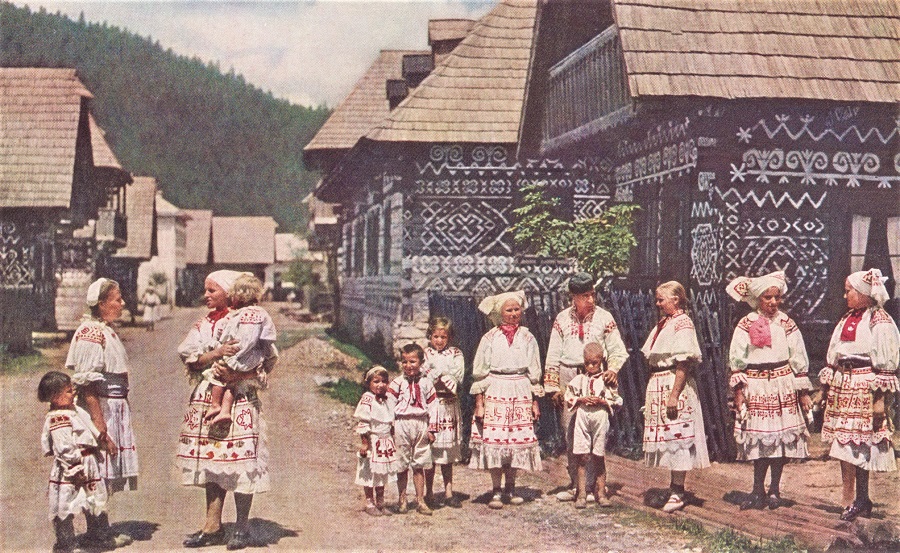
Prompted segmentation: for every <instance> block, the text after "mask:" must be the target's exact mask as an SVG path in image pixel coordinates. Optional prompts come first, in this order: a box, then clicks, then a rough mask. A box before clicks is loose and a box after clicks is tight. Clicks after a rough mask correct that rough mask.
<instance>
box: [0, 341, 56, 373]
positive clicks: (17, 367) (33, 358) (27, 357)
mask: <svg viewBox="0 0 900 553" xmlns="http://www.w3.org/2000/svg"><path fill="white" fill-rule="evenodd" d="M47 363H48V361H47V359H45V358H44V356H43V355H41V353H40V352H37V351H31V352H28V353H23V354H13V353H9V352H7V351H6V350H5V349H3V348H2V347H0V371H2V372H3V373H5V374H22V373H28V372H34V371H40V370H49V367H48V365H47Z"/></svg>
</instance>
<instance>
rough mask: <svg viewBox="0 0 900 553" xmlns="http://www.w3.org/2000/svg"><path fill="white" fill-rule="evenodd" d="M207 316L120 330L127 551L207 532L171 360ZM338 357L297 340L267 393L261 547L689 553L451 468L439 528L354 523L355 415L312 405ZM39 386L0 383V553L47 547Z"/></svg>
mask: <svg viewBox="0 0 900 553" xmlns="http://www.w3.org/2000/svg"><path fill="white" fill-rule="evenodd" d="M201 314H202V311H201V310H187V309H181V310H176V311H175V312H174V313H173V314H172V316H171V317H169V318H167V319H164V320H163V321H161V322H159V323H157V325H156V330H155V331H154V332H147V331H145V330H143V329H139V328H124V329H121V331H120V333H121V335H122V337H123V339H124V341H125V345H126V348H127V349H128V352H129V355H130V357H131V362H132V395H131V405H132V409H133V412H134V421H135V433H136V436H137V440H138V452H139V455H140V466H141V476H140V484H139V490H138V491H137V492H133V493H123V494H117V495H116V496H115V497H113V499H112V502H111V511H110V518H111V520H112V521H113V523H114V525H116V526H117V528H118V529H120V530H123V531H126V532H128V533H131V534H132V535H133V536H134V537H135V538H136V541H135V543H134V544H133V545H131V546H129V547H126V548H124V549H123V551H173V550H175V551H177V550H181V549H182V548H181V545H180V544H181V540H182V539H183V538H184V536H185V535H186V534H188V533H190V532H193V531H195V530H197V529H198V528H199V527H200V525H201V523H202V512H203V511H202V505H203V493H202V491H201V490H200V489H198V488H185V487H182V486H180V485H179V484H178V480H177V472H176V471H175V468H174V463H173V460H174V457H173V456H174V451H175V441H176V438H177V435H178V428H179V424H180V422H181V418H182V414H183V409H184V406H185V404H186V400H187V396H188V393H189V388H188V384H187V380H186V379H185V377H184V370H183V368H182V366H181V364H180V362H179V360H178V357H177V355H176V353H175V348H176V346H177V344H178V343H179V341H180V340H181V338H182V337H183V334H184V333H185V332H186V330H187V328H188V326H189V325H190V323H191V322H192V321H193V320H194V319H195V318H197V317H198V316H200V315H201ZM276 322H277V323H278V324H279V325H280V328H282V329H287V327H289V326H291V323H290V322H289V321H286V320H284V319H283V318H276ZM297 325H298V324H297V323H293V326H295V327H296V326H297ZM65 349H66V348H65V346H61V347H60V348H58V349H57V351H56V352H55V354H53V353H52V352H51V355H49V356H48V357H47V358H48V359H50V360H54V361H53V362H54V363H56V364H61V362H60V361H59V355H60V353H64V352H65ZM341 357H342V354H340V353H339V352H337V351H335V350H334V349H332V348H330V347H329V346H328V345H327V344H325V343H324V342H322V341H320V340H317V339H308V340H305V341H303V342H301V343H300V344H298V345H297V346H295V347H293V348H291V349H289V350H287V351H285V352H284V353H283V357H282V361H281V363H280V364H279V367H278V368H277V372H276V373H275V374H274V375H273V381H272V386H271V388H270V390H269V391H268V392H265V393H264V394H265V395H264V396H263V401H264V414H265V417H266V419H267V421H268V429H269V448H270V451H271V462H270V472H271V477H272V491H270V492H269V493H266V494H262V495H259V496H258V497H257V498H256V501H255V504H254V506H253V511H252V513H251V517H252V518H251V530H252V532H253V533H254V535H255V536H256V537H257V538H258V539H259V540H260V541H261V543H262V544H266V545H268V547H269V549H272V550H279V551H312V550H342V551H347V550H354V551H360V550H363V551H376V550H466V551H473V550H480V551H507V550H536V549H540V550H563V549H565V550H572V549H582V548H585V549H590V550H597V549H601V550H603V551H624V550H628V551H635V550H645V551H685V550H691V545H690V543H689V542H688V540H687V539H686V538H684V537H682V536H677V537H676V536H672V535H670V534H668V533H666V532H664V531H662V530H659V529H657V528H652V527H649V526H646V525H644V524H643V523H642V522H641V520H640V519H636V518H635V517H634V516H632V515H628V514H623V512H622V511H620V510H615V509H614V510H611V511H601V510H600V509H596V508H589V509H587V510H585V511H581V512H576V511H575V510H574V509H573V508H572V505H571V504H565V505H564V504H560V503H557V502H556V500H555V499H552V498H551V499H546V498H544V497H542V492H543V491H546V490H547V489H548V488H549V487H551V486H549V485H548V483H547V480H546V476H547V475H546V474H543V475H541V474H538V475H533V476H526V477H523V478H521V479H520V486H522V488H523V495H526V496H527V497H528V498H529V501H528V502H527V503H526V504H525V505H522V506H519V507H507V508H506V509H503V510H501V511H491V510H489V509H488V508H487V506H486V504H485V499H484V498H483V497H480V496H482V495H483V494H484V492H486V491H487V490H488V488H489V478H488V476H487V475H486V474H484V473H477V472H474V471H469V470H468V469H466V468H464V467H456V473H455V474H456V489H457V490H458V491H459V492H461V493H463V494H466V496H467V500H466V501H464V503H463V508H462V509H449V508H443V509H439V510H438V511H437V512H436V513H435V515H434V516H433V517H423V516H421V515H417V514H408V515H405V516H393V517H380V518H373V517H369V516H368V515H366V514H364V513H363V512H362V507H363V501H362V490H361V489H360V488H358V487H356V486H354V485H353V484H352V481H353V471H354V468H355V458H354V454H353V451H354V449H353V448H355V446H356V443H355V440H354V436H353V434H352V426H351V419H350V415H351V413H352V408H351V407H349V406H346V405H342V404H339V403H338V402H336V401H334V400H332V399H330V398H327V397H325V396H323V395H322V394H320V393H319V392H318V391H317V390H316V386H315V384H314V383H313V379H312V377H313V376H314V375H316V374H320V373H321V372H323V371H325V367H326V366H327V365H328V364H329V362H333V361H335V360H337V359H340V358H341ZM52 368H59V367H57V366H54V367H52ZM41 374H42V372H38V371H34V372H30V373H25V374H17V375H8V374H0V416H2V425H0V445H2V465H0V470H2V473H0V477H2V478H0V481H2V496H0V550H2V551H48V550H49V549H50V547H51V545H52V543H53V532H52V527H51V525H50V524H49V521H48V520H47V515H46V512H47V506H46V492H45V489H46V475H47V473H48V471H49V466H50V462H49V460H48V459H45V458H43V457H41V454H40V447H39V436H40V431H41V426H42V424H43V419H44V413H45V409H46V406H44V405H43V404H40V403H39V402H38V401H37V400H36V391H35V390H36V386H37V382H38V380H39V379H40V376H41ZM411 485H412V484H411V483H410V486H411ZM387 497H388V501H390V502H393V501H395V500H396V497H397V492H396V489H389V490H388V494H387ZM229 501H230V498H229ZM225 518H226V521H233V520H234V508H233V505H230V504H229V505H228V506H227V508H226V514H225ZM79 523H80V524H83V521H79ZM82 531H83V527H82ZM224 549H225V548H224V547H210V548H206V549H204V551H224Z"/></svg>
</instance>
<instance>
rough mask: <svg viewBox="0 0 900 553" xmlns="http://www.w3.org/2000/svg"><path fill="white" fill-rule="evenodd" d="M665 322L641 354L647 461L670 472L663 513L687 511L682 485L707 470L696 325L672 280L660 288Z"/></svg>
mask: <svg viewBox="0 0 900 553" xmlns="http://www.w3.org/2000/svg"><path fill="white" fill-rule="evenodd" d="M656 307H657V308H658V309H659V312H660V315H662V318H661V319H660V320H659V323H657V325H656V327H655V328H654V329H653V330H652V331H651V332H650V336H648V337H647V341H646V342H645V343H644V347H642V348H641V353H643V354H644V357H645V358H646V359H647V364H648V365H649V366H650V381H649V382H648V383H647V395H646V399H645V402H644V461H645V462H646V463H647V466H648V467H663V468H667V469H669V470H670V471H671V486H670V495H669V499H668V501H667V502H666V504H665V505H664V506H663V508H662V509H663V511H665V512H667V513H671V512H673V511H677V510H678V509H681V508H683V507H684V503H685V502H684V497H685V489H684V482H685V477H686V476H687V472H688V471H689V470H691V469H699V468H705V467H708V466H709V454H708V453H707V450H706V433H705V431H704V428H703V413H702V411H701V409H700V397H699V396H698V394H697V384H696V382H694V377H693V376H692V374H691V373H692V372H693V371H694V369H695V368H696V367H697V365H699V364H700V360H701V354H700V344H699V343H698V342H697V333H696V332H695V331H694V323H693V322H692V321H691V318H690V317H688V315H687V313H685V311H684V310H685V308H686V307H687V294H686V293H685V291H684V287H683V286H682V285H681V284H679V283H678V282H675V281H674V280H672V281H669V282H665V283H663V284H660V285H659V286H658V287H657V288H656Z"/></svg>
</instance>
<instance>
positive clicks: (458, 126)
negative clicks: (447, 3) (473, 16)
mask: <svg viewBox="0 0 900 553" xmlns="http://www.w3.org/2000/svg"><path fill="white" fill-rule="evenodd" d="M536 15H537V2H536V0H505V1H503V2H501V3H500V4H498V5H497V6H496V7H495V8H494V9H493V10H491V11H490V12H489V13H488V14H487V15H485V16H484V17H482V18H481V19H480V20H479V21H478V22H477V23H476V24H475V25H474V27H473V28H472V30H471V32H469V34H468V35H467V36H466V38H464V39H463V40H462V42H460V43H459V45H458V46H457V47H456V48H455V49H454V50H453V52H452V53H450V54H449V55H448V56H447V57H446V59H445V60H444V61H443V62H442V63H440V64H439V65H438V66H437V67H436V68H435V69H434V71H433V72H432V73H431V75H429V76H428V77H427V78H425V80H424V81H422V84H420V85H419V86H418V87H417V88H416V89H415V90H413V91H411V92H410V94H409V97H407V98H406V99H405V100H404V101H403V102H401V103H400V105H399V106H397V108H395V109H394V111H393V112H391V113H390V115H388V116H387V117H386V118H385V119H384V120H383V121H381V123H379V124H378V126H376V127H375V128H374V129H373V130H372V131H371V132H369V133H368V134H367V135H366V136H367V138H370V139H372V140H378V141H391V142H481V143H484V142H487V143H515V142H516V141H517V140H518V133H519V124H520V121H521V117H522V104H523V101H524V98H525V85H526V79H527V75H528V64H529V61H530V60H531V50H532V43H533V40H534V27H535V25H534V24H535V17H536Z"/></svg>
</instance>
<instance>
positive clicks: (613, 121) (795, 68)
mask: <svg viewBox="0 0 900 553" xmlns="http://www.w3.org/2000/svg"><path fill="white" fill-rule="evenodd" d="M898 30H900V7H898V4H897V3H896V2H892V1H890V0H875V1H871V2H850V1H843V0H835V1H829V2H795V1H788V0H772V1H768V2H742V1H737V0H717V1H716V2H710V1H706V0H665V1H663V0H587V1H578V2H554V1H550V2H546V3H542V4H541V8H540V13H539V15H538V23H537V37H536V39H535V50H534V56H533V58H532V63H531V67H530V73H529V83H528V102H527V105H526V106H525V109H524V111H525V123H524V124H523V128H524V129H525V132H523V134H522V137H521V141H520V148H521V152H522V155H539V156H549V157H560V158H561V159H566V158H578V157H581V156H584V155H594V156H598V157H599V158H601V159H603V160H605V163H607V164H608V165H609V166H610V167H612V171H611V174H610V175H609V181H608V182H607V183H606V184H607V185H608V186H609V187H610V190H611V191H612V193H613V195H614V199H615V201H617V202H634V203H637V204H639V205H640V206H641V207H642V208H643V210H642V217H641V221H640V224H639V225H638V228H637V232H638V238H639V241H640V244H639V247H638V250H637V252H636V254H635V256H634V258H633V262H632V267H631V274H630V277H629V283H630V285H626V286H625V287H626V288H629V286H630V290H626V292H627V294H631V295H632V296H633V295H635V294H641V293H643V294H646V293H647V292H649V290H650V289H651V288H652V286H653V284H654V283H656V282H660V281H665V280H669V279H676V280H679V281H681V282H682V283H684V284H686V285H687V286H688V287H689V290H690V297H691V300H692V304H693V311H694V319H695V322H696V324H697V328H698V335H699V336H700V339H701V342H702V346H703V348H704V357H705V358H704V364H703V366H702V367H701V368H700V369H699V370H700V377H699V378H698V381H703V382H705V383H706V386H705V387H706V390H705V391H704V394H705V397H704V409H705V413H704V415H705V418H706V420H707V430H708V437H709V442H710V445H711V452H713V454H714V457H717V458H727V457H728V456H729V451H730V447H729V444H728V441H729V439H730V437H729V423H727V420H728V412H727V409H725V401H726V397H725V394H726V387H727V376H728V371H729V369H728V367H727V348H728V344H729V342H730V339H731V335H732V332H733V329H734V324H735V323H736V320H737V319H738V318H739V317H740V316H742V315H743V314H744V313H745V312H746V308H745V307H744V306H741V305H737V304H735V302H733V301H731V300H730V299H729V298H728V297H727V296H726V294H725V292H724V286H725V284H726V283H727V282H728V281H729V280H730V279H732V278H734V277H735V276H738V275H750V276H756V275H760V274H764V273H767V272H770V271H774V270H784V271H786V272H787V275H788V281H789V287H790V289H789V292H788V294H787V296H786V299H785V308H786V310H787V312H788V313H789V314H790V315H791V316H792V317H793V318H794V319H795V320H796V321H797V323H798V324H799V326H800V327H801V329H802V331H803V334H804V337H805V339H806V344H807V348H808V350H809V353H810V356H811V358H812V371H813V372H815V371H817V370H818V369H819V368H820V367H821V366H822V362H823V358H824V353H825V350H826V348H827V343H828V338H829V336H830V333H831V330H832V328H833V325H834V323H835V321H836V320H837V319H838V318H839V317H840V316H841V314H842V313H843V312H844V310H845V309H846V304H845V302H844V300H843V298H842V296H843V285H844V277H845V276H846V275H847V274H848V273H850V272H851V271H855V270H859V269H861V268H862V267H866V268H868V267H878V268H880V269H881V271H882V272H883V273H884V274H885V275H888V276H889V277H891V281H890V282H891V283H893V285H892V286H890V287H889V288H890V289H891V293H892V295H893V296H896V294H897V293H898V292H900V285H898V283H897V279H898V278H900V153H898V152H900V107H898V106H900V103H898V102H900V55H898V52H900V31H898ZM585 35H590V36H589V37H586V36H585ZM635 283H636V284H637V286H635ZM627 294H626V295H627ZM626 300H627V298H626ZM889 308H890V309H891V311H892V312H893V314H894V316H895V317H897V314H898V313H897V300H896V299H894V300H892V301H891V302H890V305H889ZM652 321H653V317H646V324H644V325H643V326H644V327H646V326H647V324H651V323H652ZM648 330H649V328H635V329H633V334H634V336H632V337H631V340H632V344H631V345H632V346H639V345H640V344H639V342H638V340H639V339H642V338H643V336H646V332H647V331H648ZM635 370H639V367H638V366H637V365H635ZM644 370H645V369H644ZM644 376H645V375H643V374H641V375H640V378H643V377H644ZM723 421H725V422H724V423H723Z"/></svg>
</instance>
